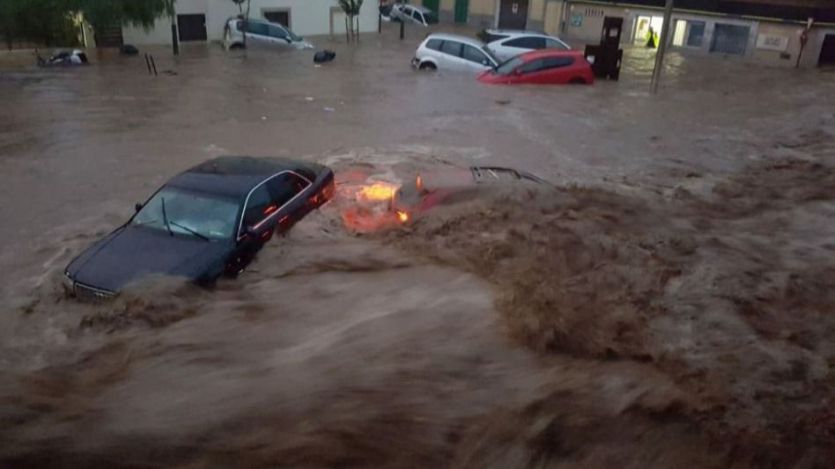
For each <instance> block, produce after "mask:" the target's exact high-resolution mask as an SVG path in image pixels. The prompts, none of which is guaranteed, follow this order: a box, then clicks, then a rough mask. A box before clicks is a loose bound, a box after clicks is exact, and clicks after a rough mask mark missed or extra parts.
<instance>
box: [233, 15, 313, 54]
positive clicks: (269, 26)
mask: <svg viewBox="0 0 835 469" xmlns="http://www.w3.org/2000/svg"><path fill="white" fill-rule="evenodd" d="M244 34H246V46H247V47H250V48H262V47H264V48H273V47H279V48H285V47H286V48H294V49H313V44H311V43H309V42H307V41H305V40H304V38H302V37H301V36H297V35H296V34H295V33H293V31H290V30H289V29H288V28H285V27H284V26H282V25H280V24H278V23H272V22H270V21H267V20H262V19H256V18H250V19H248V20H246V21H244V20H243V19H242V18H238V17H234V18H229V19H228V20H226V26H225V27H224V28H223V46H224V47H225V48H226V49H227V50H229V49H240V48H243V47H244Z"/></svg>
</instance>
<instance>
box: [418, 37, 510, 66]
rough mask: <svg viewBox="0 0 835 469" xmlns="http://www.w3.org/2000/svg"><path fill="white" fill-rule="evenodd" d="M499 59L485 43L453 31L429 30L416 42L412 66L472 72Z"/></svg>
mask: <svg viewBox="0 0 835 469" xmlns="http://www.w3.org/2000/svg"><path fill="white" fill-rule="evenodd" d="M498 64H499V61H498V60H496V58H495V57H493V54H491V53H490V51H489V50H487V49H485V48H484V43H482V42H479V41H477V40H475V39H471V38H468V37H465V36H456V35H454V34H441V33H436V34H430V35H429V36H427V37H426V39H425V40H424V41H423V42H422V43H421V44H420V46H418V48H417V51H416V52H415V57H414V58H413V59H412V67H414V68H416V69H419V70H455V71H468V72H472V73H477V72H482V71H484V70H490V69H492V68H494V67H496V66H497V65H498Z"/></svg>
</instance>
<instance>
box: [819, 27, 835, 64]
mask: <svg viewBox="0 0 835 469" xmlns="http://www.w3.org/2000/svg"><path fill="white" fill-rule="evenodd" d="M821 65H835V34H827V35H826V36H824V38H823V45H822V46H821V55H820V58H819V59H818V66H821Z"/></svg>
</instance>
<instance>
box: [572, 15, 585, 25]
mask: <svg viewBox="0 0 835 469" xmlns="http://www.w3.org/2000/svg"><path fill="white" fill-rule="evenodd" d="M582 25H583V14H582V13H572V14H571V26H573V27H575V28H579V27H580V26H582Z"/></svg>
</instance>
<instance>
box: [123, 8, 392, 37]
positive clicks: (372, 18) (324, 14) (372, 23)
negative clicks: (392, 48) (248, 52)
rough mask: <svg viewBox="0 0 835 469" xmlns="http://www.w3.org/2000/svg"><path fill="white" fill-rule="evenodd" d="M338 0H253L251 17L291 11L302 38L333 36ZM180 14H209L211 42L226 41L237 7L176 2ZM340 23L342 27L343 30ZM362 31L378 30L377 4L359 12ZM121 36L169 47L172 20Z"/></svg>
mask: <svg viewBox="0 0 835 469" xmlns="http://www.w3.org/2000/svg"><path fill="white" fill-rule="evenodd" d="M338 6H339V5H338V3H337V0H252V4H251V6H250V17H252V18H263V15H262V11H263V10H264V9H267V10H269V9H288V10H290V28H291V29H292V30H293V32H295V33H296V34H299V35H301V36H313V35H323V34H330V28H331V19H330V18H331V8H332V7H338ZM175 7H176V9H177V14H190V13H203V14H205V15H206V33H207V35H208V38H209V40H210V41H219V40H221V39H223V24H224V22H225V21H226V19H227V18H229V17H230V16H235V15H237V14H238V7H237V6H236V5H235V4H234V3H233V2H232V1H231V0H177V3H176V4H175ZM339 18H340V19H339V20H338V21H336V22H335V24H334V26H335V29H337V32H339V31H341V32H344V31H345V26H344V23H341V22H342V21H343V20H342V19H341V18H342V17H341V16H340V17H339ZM338 24H341V29H339V28H340V26H339V25H338ZM359 24H360V26H359V27H360V31H361V32H374V31H377V3H376V2H373V1H366V2H365V3H364V4H363V6H362V10H361V11H360V19H359ZM122 35H123V37H124V40H125V43H126V44H169V43H170V42H171V20H170V19H169V18H160V19H157V21H156V24H155V25H154V27H153V28H151V29H150V30H149V31H145V30H143V29H142V28H141V27H140V28H137V27H132V26H125V27H124V28H122Z"/></svg>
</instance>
